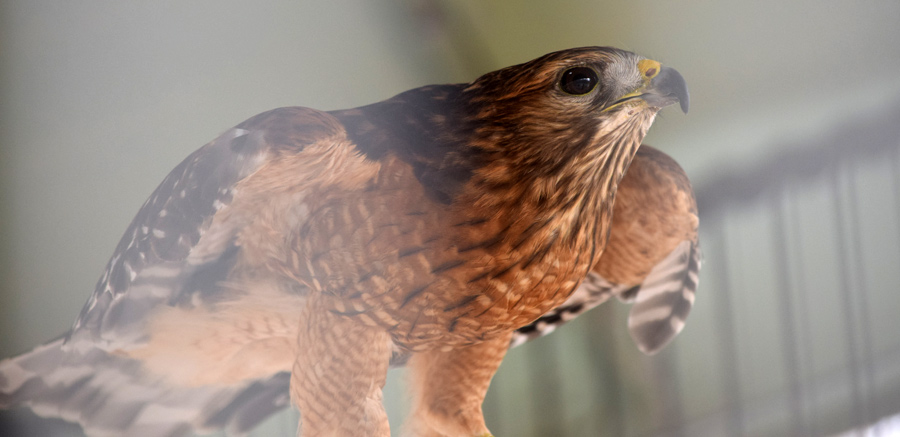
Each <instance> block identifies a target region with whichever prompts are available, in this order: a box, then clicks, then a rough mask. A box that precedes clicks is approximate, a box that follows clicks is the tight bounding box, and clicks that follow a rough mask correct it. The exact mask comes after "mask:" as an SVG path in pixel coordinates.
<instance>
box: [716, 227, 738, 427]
mask: <svg viewBox="0 0 900 437" xmlns="http://www.w3.org/2000/svg"><path fill="white" fill-rule="evenodd" d="M717 224H718V229H716V231H715V232H716V238H714V239H713V244H714V245H715V246H716V249H717V250H716V253H718V256H717V257H716V258H715V264H713V263H712V262H710V263H709V264H713V265H714V266H715V267H714V268H715V269H717V270H718V272H719V277H720V278H721V281H720V283H719V286H720V288H719V290H717V291H716V294H715V295H714V297H715V299H713V302H714V305H715V313H716V316H717V317H716V325H717V326H718V328H719V335H718V343H719V357H720V359H721V361H722V371H723V372H722V373H723V378H724V384H723V389H724V392H723V394H722V397H723V398H724V399H725V403H724V404H725V414H726V415H727V419H726V420H727V423H728V425H727V426H728V429H729V434H730V435H733V436H741V435H744V412H743V405H741V382H740V375H739V372H738V365H737V359H738V356H737V346H736V344H737V336H736V335H735V329H734V323H733V322H732V320H734V311H733V308H734V307H733V306H732V302H731V293H732V290H733V288H732V280H731V277H730V275H729V269H728V245H727V244H726V238H727V236H726V233H725V229H724V227H725V219H724V217H722V218H721V219H720V221H719V223H717Z"/></svg>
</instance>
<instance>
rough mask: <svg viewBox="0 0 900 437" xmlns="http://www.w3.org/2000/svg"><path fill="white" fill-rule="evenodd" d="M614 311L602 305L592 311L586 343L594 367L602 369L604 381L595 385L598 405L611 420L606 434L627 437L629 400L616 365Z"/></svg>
mask: <svg viewBox="0 0 900 437" xmlns="http://www.w3.org/2000/svg"><path fill="white" fill-rule="evenodd" d="M614 310H615V309H614V308H613V307H612V305H601V306H600V307H599V308H594V309H593V310H592V311H590V312H589V315H590V316H591V317H592V319H593V321H594V323H592V324H591V327H592V329H591V331H592V332H591V334H590V335H588V336H586V340H587V347H588V351H589V353H590V357H591V365H592V366H593V367H594V368H596V369H600V370H601V372H600V380H599V381H597V383H595V384H592V385H593V387H594V389H595V390H596V391H595V395H594V398H595V399H596V402H597V405H602V406H603V408H604V410H605V413H606V417H607V423H606V424H604V430H603V431H604V432H603V435H611V436H625V435H627V429H626V423H627V418H626V416H625V407H624V405H623V404H624V403H625V397H624V391H623V388H622V382H621V380H620V379H621V378H622V375H621V373H620V372H619V369H618V368H617V366H616V364H617V363H618V357H617V355H618V353H617V350H616V343H615V341H614V339H613V335H612V333H613V327H612V322H613V321H614V320H615V314H614ZM593 331H596V332H593Z"/></svg>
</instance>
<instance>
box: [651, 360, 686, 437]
mask: <svg viewBox="0 0 900 437" xmlns="http://www.w3.org/2000/svg"><path fill="white" fill-rule="evenodd" d="M669 348H670V350H666V351H663V352H662V353H660V354H658V355H656V356H654V357H652V358H650V359H651V360H652V361H653V363H652V370H653V373H654V374H655V375H654V380H655V381H657V382H659V384H660V385H659V386H658V390H657V392H658V393H659V396H660V398H661V399H660V404H661V405H662V412H661V413H662V426H663V429H664V430H665V435H666V436H668V437H684V436H685V435H686V432H685V418H684V406H683V405H682V402H681V387H680V384H679V377H678V375H679V374H678V366H677V363H676V361H675V357H674V355H673V354H674V353H675V352H676V349H675V348H672V346H671V345H670V346H669Z"/></svg>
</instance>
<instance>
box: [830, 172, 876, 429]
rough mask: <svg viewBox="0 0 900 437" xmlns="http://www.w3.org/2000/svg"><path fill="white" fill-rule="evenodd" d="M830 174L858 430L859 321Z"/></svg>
mask: <svg viewBox="0 0 900 437" xmlns="http://www.w3.org/2000/svg"><path fill="white" fill-rule="evenodd" d="M829 171H830V176H831V177H830V178H829V179H830V182H831V184H830V189H831V194H832V198H833V199H834V202H832V203H833V205H834V219H835V230H836V233H837V235H836V236H835V237H836V238H837V250H838V265H839V276H840V279H839V280H840V286H841V296H842V297H843V306H844V308H843V310H844V311H843V315H844V321H845V323H846V324H847V329H846V330H845V332H846V334H847V335H846V341H847V350H848V351H849V354H848V357H847V367H848V369H849V373H850V384H851V390H852V394H853V402H852V405H851V408H852V412H853V423H854V426H859V425H862V424H864V423H867V422H868V421H867V414H866V412H865V406H864V403H863V387H862V381H861V377H860V372H861V371H860V366H859V363H858V359H859V349H860V347H859V345H858V344H857V341H856V337H857V331H858V326H859V321H857V319H856V314H855V312H854V310H853V297H852V293H853V290H855V287H854V284H852V283H851V280H850V274H851V272H850V265H851V261H850V259H849V258H850V254H849V249H848V247H847V242H846V240H847V238H848V230H847V228H846V225H845V216H846V212H845V211H844V209H845V208H846V207H845V205H844V204H843V202H842V201H841V185H840V182H841V172H840V167H839V165H838V163H834V164H833V165H832V166H831V168H830V169H829Z"/></svg>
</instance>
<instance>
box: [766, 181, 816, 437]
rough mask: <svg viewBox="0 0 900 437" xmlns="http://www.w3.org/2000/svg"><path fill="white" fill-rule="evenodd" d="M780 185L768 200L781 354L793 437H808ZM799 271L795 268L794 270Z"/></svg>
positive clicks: (790, 266)
mask: <svg viewBox="0 0 900 437" xmlns="http://www.w3.org/2000/svg"><path fill="white" fill-rule="evenodd" d="M782 186H783V183H782V184H778V185H777V186H776V188H775V189H773V190H772V192H771V193H770V196H769V200H770V202H771V211H772V226H773V232H772V239H773V241H772V243H773V245H774V248H775V257H774V260H775V272H776V277H777V278H776V280H777V282H778V288H779V295H781V296H782V298H781V299H780V303H779V305H778V308H779V309H780V316H781V329H782V330H783V332H784V334H783V335H782V336H781V337H782V343H781V345H782V350H783V353H784V361H785V363H784V364H785V367H786V370H787V375H788V381H787V383H788V399H789V402H790V405H789V407H788V408H790V411H791V429H792V435H795V436H807V435H809V426H808V425H807V424H808V418H807V417H806V415H805V414H804V412H805V410H806V409H805V408H804V400H803V380H802V377H801V375H800V373H801V372H800V359H799V356H798V354H799V353H800V351H799V344H798V341H797V333H796V331H795V329H794V320H795V316H794V314H795V311H794V301H793V299H794V290H793V287H791V278H790V272H791V268H792V265H791V262H790V259H789V257H788V248H787V239H788V235H787V232H786V230H785V225H784V221H785V219H784V208H783V206H782V203H783V199H782V197H783V196H782V193H783V191H782V190H781V189H780V187H782ZM794 268H796V267H794Z"/></svg>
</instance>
